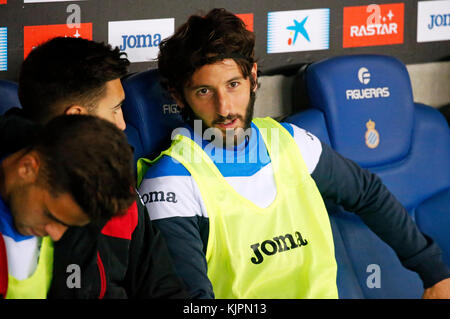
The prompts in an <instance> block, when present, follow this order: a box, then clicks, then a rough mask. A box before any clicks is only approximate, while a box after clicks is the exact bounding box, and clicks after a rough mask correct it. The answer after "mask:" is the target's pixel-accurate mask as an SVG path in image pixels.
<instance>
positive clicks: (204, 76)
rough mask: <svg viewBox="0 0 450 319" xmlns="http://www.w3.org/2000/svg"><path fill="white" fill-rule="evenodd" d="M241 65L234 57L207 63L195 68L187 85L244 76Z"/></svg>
mask: <svg viewBox="0 0 450 319" xmlns="http://www.w3.org/2000/svg"><path fill="white" fill-rule="evenodd" d="M242 76H243V75H242V71H241V68H240V67H239V65H238V64H237V63H236V62H235V61H234V60H233V59H225V60H221V61H217V62H215V63H211V64H206V65H203V66H201V67H200V68H198V69H197V70H195V72H194V73H193V74H192V76H191V79H190V81H189V83H188V84H187V86H194V85H198V84H201V82H202V81H211V80H218V79H222V80H226V79H227V78H230V79H232V78H235V77H242Z"/></svg>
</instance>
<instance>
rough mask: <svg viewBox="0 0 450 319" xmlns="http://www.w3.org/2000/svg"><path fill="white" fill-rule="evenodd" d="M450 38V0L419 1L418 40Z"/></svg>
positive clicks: (429, 40) (443, 39) (428, 40)
mask: <svg viewBox="0 0 450 319" xmlns="http://www.w3.org/2000/svg"><path fill="white" fill-rule="evenodd" d="M445 40H450V1H449V0H446V1H419V3H418V4H417V42H431V41H445Z"/></svg>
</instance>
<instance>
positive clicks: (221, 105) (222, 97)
mask: <svg viewBox="0 0 450 319" xmlns="http://www.w3.org/2000/svg"><path fill="white" fill-rule="evenodd" d="M216 105H217V114H219V115H220V116H223V117H227V116H228V115H229V114H230V113H231V103H230V99H229V96H228V94H227V93H226V92H223V91H222V90H218V91H217V93H216Z"/></svg>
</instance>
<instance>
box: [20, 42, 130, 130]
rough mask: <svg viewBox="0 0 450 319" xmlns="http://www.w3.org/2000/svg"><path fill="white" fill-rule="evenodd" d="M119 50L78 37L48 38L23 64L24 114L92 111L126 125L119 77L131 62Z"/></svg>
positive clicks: (40, 116)
mask: <svg viewBox="0 0 450 319" xmlns="http://www.w3.org/2000/svg"><path fill="white" fill-rule="evenodd" d="M124 55H125V56H126V54H125V53H121V52H120V51H119V49H118V48H115V49H113V48H112V47H111V46H110V45H105V44H103V43H98V42H94V41H90V40H86V39H82V38H63V37H58V38H54V39H51V40H49V41H47V42H45V43H44V44H41V45H39V46H38V47H36V48H35V49H33V50H32V51H31V52H30V54H29V55H28V56H27V58H26V59H25V61H24V62H23V64H22V68H21V71H20V77H19V99H20V103H21V104H22V107H23V110H24V112H25V114H26V116H27V117H28V118H30V119H31V120H33V121H36V122H39V123H46V122H48V121H49V120H51V119H52V118H53V117H55V116H58V115H62V114H91V115H96V116H99V117H101V118H104V119H106V120H108V121H110V122H112V123H114V124H115V125H116V126H117V127H118V128H119V129H121V130H124V129H125V121H124V119H123V115H122V109H121V106H122V102H123V100H124V99H125V93H124V91H123V88H122V84H121V82H120V78H121V77H123V76H124V75H126V74H127V70H128V66H129V64H130V62H129V61H128V59H127V58H126V57H125V56H124Z"/></svg>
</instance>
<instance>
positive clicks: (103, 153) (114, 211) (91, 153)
mask: <svg viewBox="0 0 450 319" xmlns="http://www.w3.org/2000/svg"><path fill="white" fill-rule="evenodd" d="M0 177H2V178H1V179H0V181H1V182H0V191H1V197H2V199H3V200H4V201H5V202H6V203H7V205H8V206H9V207H10V209H11V212H12V215H13V218H14V223H15V226H16V228H17V229H18V231H19V232H21V233H22V234H24V235H38V236H44V235H47V234H49V235H50V236H52V238H53V239H55V240H57V239H59V237H60V236H62V233H64V231H65V229H66V227H68V226H84V225H85V224H87V223H89V222H93V223H97V224H99V225H101V224H103V223H104V222H106V221H107V220H109V219H110V218H111V217H113V216H115V215H120V214H122V213H125V212H126V210H127V209H128V207H129V206H130V205H131V204H132V203H133V202H134V201H135V192H134V169H133V153H132V151H131V148H130V146H129V145H128V143H127V140H126V137H125V135H124V133H123V132H121V131H120V130H119V129H118V128H117V127H116V126H114V125H113V124H112V123H110V122H108V121H106V120H103V119H100V118H98V117H94V116H85V115H73V116H59V117H57V118H55V119H53V120H51V121H50V122H49V123H48V124H47V125H45V127H43V128H42V130H41V131H40V132H39V134H38V137H37V139H36V140H35V141H34V142H33V143H32V145H30V146H29V147H28V148H26V149H22V150H20V151H18V152H15V153H13V154H11V155H9V156H7V157H6V158H5V159H3V161H2V162H1V163H0ZM2 180H3V181H2Z"/></svg>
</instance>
